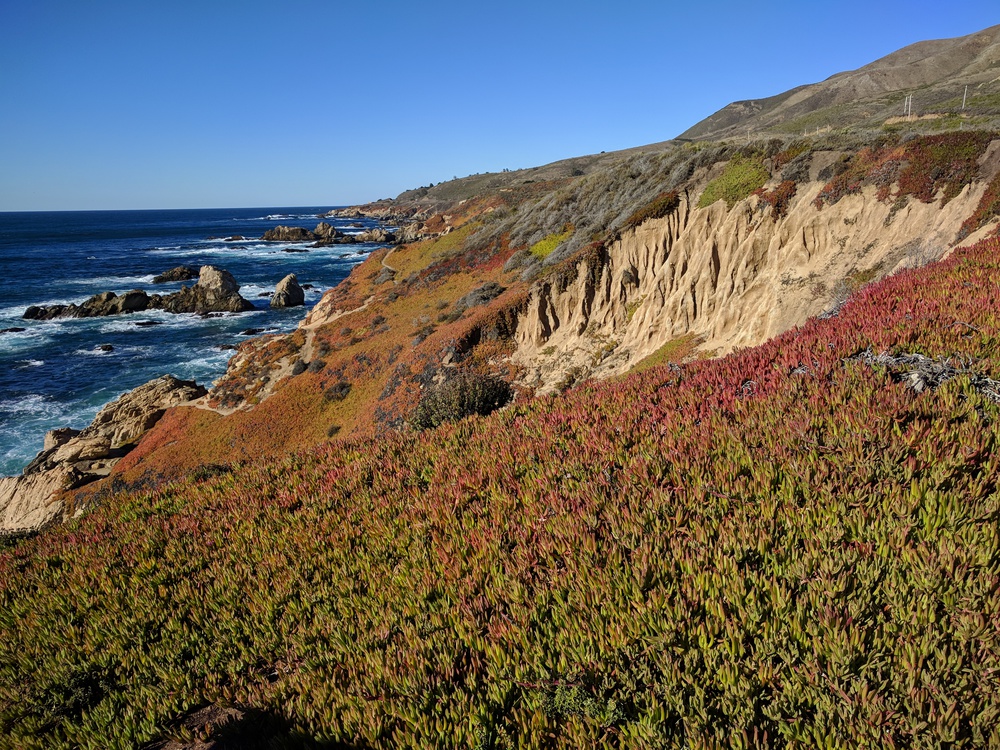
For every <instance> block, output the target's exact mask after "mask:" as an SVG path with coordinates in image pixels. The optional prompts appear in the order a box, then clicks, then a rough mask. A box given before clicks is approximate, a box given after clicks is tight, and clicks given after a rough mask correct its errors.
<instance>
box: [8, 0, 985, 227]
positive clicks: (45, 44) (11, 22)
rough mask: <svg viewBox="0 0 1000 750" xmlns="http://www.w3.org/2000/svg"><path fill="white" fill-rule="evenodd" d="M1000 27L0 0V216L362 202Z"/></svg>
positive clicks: (652, 133)
mask: <svg viewBox="0 0 1000 750" xmlns="http://www.w3.org/2000/svg"><path fill="white" fill-rule="evenodd" d="M946 5H947V7H946ZM998 23H1000V6H998V5H997V3H996V0H989V2H986V1H983V2H979V1H969V2H963V0H954V1H953V2H951V3H948V4H945V3H943V2H940V0H937V1H936V2H927V1H925V0H919V1H914V0H910V1H909V2H897V1H895V0H890V1H885V2H882V1H880V0H867V1H866V2H862V1H861V0H837V1H836V2H828V3H802V2H770V3H768V2H763V3H750V2H746V0H741V1H740V2H728V1H716V2H700V3H693V2H684V3H675V2H667V1H664V2H638V1H637V2H632V1H631V0H619V2H588V1H587V0H578V1H577V2H572V3H570V2H565V3H552V2H546V0H534V1H533V2H526V1H522V0H508V2H504V3H488V4H487V3H469V2H447V1H444V0H441V1H437V0H429V1H428V2H423V3H414V2H405V3H404V2H384V1H383V2H379V1H378V0H374V1H371V2H364V3H343V2H306V1H304V0H283V2H280V3H279V2H277V1H276V0H275V1H272V2H266V3H265V2H255V1H254V0H242V1H241V2H237V1H234V2H230V1H229V0H199V1H198V2H187V1H186V0H173V1H172V2H163V1H162V0H148V1H143V2H136V0H129V1H128V2H110V1H104V0H93V1H91V2H79V0H74V1H73V2H56V1H54V0H32V1H31V2H29V1H28V0H0V210H8V211H10V210H59V209H66V210H70V209H103V208H108V209H116V208H187V207H234V206H293V205H341V204H348V203H357V202H363V201H368V200H373V199H376V198H381V197H389V196H395V195H397V194H398V193H399V192H401V191H403V190H405V189H408V188H411V187H416V186H419V185H424V184H427V183H429V182H434V183H437V182H440V181H442V180H447V179H450V178H452V177H454V176H464V175H467V174H473V173H476V172H487V171H497V170H501V169H504V168H510V169H516V168H520V167H530V166H536V165H539V164H544V163H547V162H551V161H555V160H557V159H562V158H566V157H570V156H578V155H581V154H587V153H595V152H598V151H611V150H615V149H620V148H628V147H630V146H638V145H642V144H645V143H653V142H657V141H662V140H666V139H668V138H671V137H673V136H676V135H677V134H678V133H680V132H682V131H684V130H685V129H687V128H688V127H689V126H690V125H693V124H694V123H695V122H697V121H698V120H700V119H702V118H704V117H706V116H707V115H709V114H711V113H712V112H714V111H715V110H717V109H719V108H720V107H722V106H724V105H725V104H727V103H729V102H730V101H733V100H736V99H748V98H755V97H763V96H769V95H772V94H777V93H780V92H781V91H784V90H786V89H789V88H791V87H793V86H796V85H799V84H803V83H811V82H814V81H817V80H821V79H823V78H826V77H828V76H830V75H832V74H834V73H837V72H840V71H842V70H850V69H853V68H857V67H859V66H861V65H864V64H865V63H868V62H871V61H872V60H875V59H877V58H878V57H881V56H883V55H885V54H888V53H889V52H892V51H894V50H896V49H898V48H899V47H902V46H905V45H906V44H909V43H912V42H916V41H920V40H923V39H937V38H945V37H953V36H961V35H964V34H969V33H972V32H975V31H978V30H980V29H983V28H986V27H988V26H991V25H994V24H998Z"/></svg>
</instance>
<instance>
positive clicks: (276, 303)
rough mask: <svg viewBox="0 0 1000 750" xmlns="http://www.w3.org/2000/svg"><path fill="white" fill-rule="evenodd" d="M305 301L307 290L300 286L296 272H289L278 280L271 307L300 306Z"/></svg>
mask: <svg viewBox="0 0 1000 750" xmlns="http://www.w3.org/2000/svg"><path fill="white" fill-rule="evenodd" d="M305 303H306V295H305V292H303V291H302V287H301V286H299V280H298V279H297V278H296V276H295V274H294V273H290V274H288V275H287V276H286V277H285V278H283V279H282V280H281V281H279V282H278V286H276V287H275V288H274V295H273V296H272V297H271V307H299V306H301V305H304V304H305Z"/></svg>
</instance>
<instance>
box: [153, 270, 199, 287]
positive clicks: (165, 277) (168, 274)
mask: <svg viewBox="0 0 1000 750" xmlns="http://www.w3.org/2000/svg"><path fill="white" fill-rule="evenodd" d="M197 278H198V269H197V268H192V267H191V266H177V267H176V268H171V269H170V270H169V271H164V272H163V273H161V274H159V275H158V276H154V277H153V283H154V284H165V283H167V282H168V281H191V279H197Z"/></svg>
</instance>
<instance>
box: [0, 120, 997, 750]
mask: <svg viewBox="0 0 1000 750" xmlns="http://www.w3.org/2000/svg"><path fill="white" fill-rule="evenodd" d="M942 122H943V123H945V124H947V122H948V119H947V118H937V119H926V120H914V121H909V122H906V123H896V122H888V123H882V126H881V127H878V128H871V127H863V128H854V129H846V130H844V131H842V132H838V133H828V134H822V135H818V136H812V137H808V138H801V137H791V138H764V139H760V140H758V141H756V142H752V143H749V144H747V143H739V144H734V143H726V142H703V143H688V144H679V143H665V144H658V145H655V146H650V147H645V148H642V149H634V150H631V151H630V152H626V153H621V154H603V155H599V156H595V157H583V158H580V159H574V160H569V161H567V162H562V163H557V164H554V165H549V166H548V167H542V168H538V169H536V170H525V171H521V172H511V173H503V174H500V175H476V176H473V177H471V178H466V179H465V180H458V181H454V182H451V183H446V184H443V185H439V186H431V187H428V188H421V189H419V190H417V191H411V192H410V193H408V194H404V195H403V196H401V197H400V198H399V199H397V200H395V201H386V202H380V203H378V204H372V205H369V206H363V207H356V208H355V209H352V210H353V211H357V212H360V213H363V214H366V215H370V216H378V217H381V218H384V219H385V220H386V221H387V222H390V223H393V224H403V227H402V230H401V231H400V233H399V234H400V236H401V237H402V238H403V239H404V243H403V244H400V245H396V246H392V247H387V248H385V249H384V250H382V251H380V252H378V253H375V254H373V255H372V256H371V257H370V258H369V260H368V261H366V262H365V263H364V264H362V265H361V266H359V267H357V268H356V269H355V271H354V272H353V273H352V274H351V277H350V278H349V279H348V280H346V281H345V282H344V283H343V284H341V285H340V286H339V287H338V288H337V289H335V290H333V291H332V292H330V293H328V294H327V295H326V296H324V298H323V299H322V300H321V302H320V303H319V304H318V305H317V306H316V307H315V308H314V309H313V311H312V312H311V313H310V315H309V317H308V318H307V319H306V320H305V321H304V323H303V324H302V326H300V328H299V329H298V330H297V331H296V332H295V333H293V334H291V335H287V336H272V337H263V338H261V339H258V340H255V341H251V342H248V343H246V344H244V345H243V346H242V347H241V351H240V352H239V353H238V355H237V356H236V357H235V358H234V359H233V361H232V362H231V365H230V368H229V370H228V372H227V374H226V376H225V377H224V378H222V379H221V380H220V381H219V382H218V383H217V384H216V385H215V387H214V388H213V389H212V390H211V392H210V393H209V394H208V395H207V396H205V397H203V398H202V399H200V400H199V401H198V402H196V403H195V404H193V405H189V406H182V407H174V408H167V409H166V410H165V411H163V413H162V416H159V417H158V421H156V423H155V424H154V425H153V426H152V428H151V429H149V430H148V431H146V432H145V434H144V435H143V436H142V438H141V440H140V441H139V443H138V445H137V446H136V447H135V448H134V449H132V450H131V452H129V453H128V455H126V456H125V457H124V458H122V459H121V460H120V461H118V462H117V463H116V464H115V466H114V468H113V469H111V475H110V476H109V477H108V478H107V479H104V480H101V481H99V482H96V483H93V484H90V485H88V486H86V487H83V488H80V489H77V490H75V491H74V492H71V493H65V494H64V495H62V496H60V497H59V498H58V500H59V502H58V503H54V504H53V505H55V506H56V507H57V508H60V507H61V509H60V510H58V512H57V515H68V514H70V513H75V512H77V511H79V510H80V509H84V510H85V511H86V512H84V513H83V515H82V517H80V518H78V519H76V520H73V521H71V522H70V523H68V524H67V525H65V526H63V527H61V528H56V529H52V530H49V531H47V532H45V533H43V534H40V535H38V536H36V537H34V538H30V539H23V540H20V541H14V542H12V543H10V544H9V549H8V550H7V551H6V552H4V553H0V747H4V746H10V747H30V746H39V747H42V746H44V747H52V746H55V747H60V746H62V747H73V746H82V745H98V746H137V745H139V746H142V745H143V744H145V743H156V744H153V745H150V746H157V747H177V746H182V747H183V746H185V745H184V743H188V745H190V743H191V742H193V741H195V740H196V739H199V738H200V739H203V740H206V741H214V740H217V739H220V736H221V735H227V734H228V736H229V737H230V738H232V737H234V736H236V737H238V738H239V739H236V740H232V741H233V742H237V743H243V744H246V743H248V742H250V741H251V740H253V741H257V742H259V743H267V742H278V741H279V740H280V741H284V742H288V743H291V744H295V743H296V742H298V743H300V744H308V743H310V742H328V743H333V744H334V745H335V746H356V747H400V746H410V747H430V746H439V747H452V746H471V747H479V748H501V747H579V746H594V745H597V746H635V747H638V746H657V747H683V746H695V747H717V746H723V745H734V746H746V747H749V746H761V747H803V746H813V745H816V744H822V743H828V744H829V743H832V744H833V745H836V746H886V747H892V746H895V747H903V746H936V745H940V744H942V743H950V744H952V745H954V746H965V747H979V746H989V745H990V744H997V743H998V742H1000V737H998V735H997V733H996V732H997V730H996V727H997V725H998V721H997V720H998V717H1000V704H998V696H1000V691H998V690H997V687H998V686H997V683H996V679H997V675H998V674H1000V664H998V661H1000V645H998V642H997V635H996V634H997V632H1000V631H998V622H997V617H998V612H1000V609H998V606H1000V604H998V599H997V590H996V580H997V575H998V572H1000V571H998V567H997V566H998V562H997V561H998V559H1000V558H998V549H1000V547H998V544H1000V541H998V536H997V531H996V518H997V514H998V512H1000V510H998V505H997V503H998V494H997V490H996V485H995V477H996V474H997V471H996V466H995V456H996V455H997V453H996V450H995V447H996V434H995V433H996V424H997V406H996V401H997V399H998V398H1000V392H998V389H1000V383H998V377H1000V372H998V368H1000V364H998V359H997V357H998V354H997V352H996V346H995V344H996V326H997V318H998V314H1000V310H998V309H997V298H996V295H995V294H994V288H995V281H994V279H995V276H996V273H997V270H998V269H997V267H996V257H997V251H998V250H1000V248H998V246H997V239H996V238H994V237H990V235H993V234H994V233H995V231H996V226H997V218H998V213H1000V177H998V171H1000V136H998V135H997V133H995V132H993V131H991V130H988V129H987V130H983V129H978V130H973V129H970V130H952V131H945V132H937V129H938V127H939V125H940V124H941V123H942ZM970 124H971V123H970ZM421 238H423V239H421ZM984 238H987V239H984ZM960 244H966V245H974V247H973V248H972V249H959V250H953V248H955V247H956V246H958V245H960ZM943 254H948V255H949V257H948V258H947V260H946V261H944V262H942V263H940V264H936V265H932V266H930V267H928V268H926V269H923V270H919V271H918V270H902V269H905V268H906V267H908V266H918V265H922V264H924V263H926V262H927V261H929V260H933V259H935V258H937V257H939V256H941V255H943ZM894 271H900V272H899V273H896V274H895V275H893V276H892V277H891V278H889V279H886V280H884V281H881V282H879V281H878V279H879V278H880V277H883V276H885V275H887V274H892V273H893V272H894ZM852 292H853V296H851V297H848V295H849V294H850V293H852ZM817 313H823V317H822V319H817V318H813V319H809V320H808V321H807V318H808V317H809V316H810V315H815V314H817ZM799 325H801V328H797V327H796V326H799ZM782 332H784V333H782ZM775 334H780V335H779V336H778V337H777V338H770V337H772V336H774V335H775ZM769 338H770V340H769V341H768V342H767V343H765V344H760V343H759V342H762V341H764V340H765V339H769ZM755 344H756V345H757V346H754V345H755ZM746 347H752V348H746ZM727 353H728V354H727ZM715 354H718V355H727V356H724V357H722V358H721V359H709V360H707V361H702V360H701V357H703V356H705V355H715ZM661 364H666V365H668V366H666V367H657V366H656V365H661ZM637 370H640V371H642V372H635V371H637ZM627 373H632V374H631V375H628V377H616V378H614V379H611V380H608V381H607V382H603V383H601V382H598V381H596V380H593V378H594V377H604V376H612V375H614V376H621V375H626V374H627ZM588 381H589V382H588ZM577 383H583V384H582V385H580V386H578V387H576V388H571V386H573V385H574V384H577ZM501 384H502V386H503V387H501ZM505 388H506V389H507V390H506V391H505V390H504V389H505ZM510 390H513V391H516V392H517V394H518V395H517V398H516V400H515V402H514V404H513V405H512V406H510V407H509V408H507V409H504V410H502V411H500V412H499V413H496V414H492V415H491V416H489V417H487V418H485V419H472V420H467V421H464V422H461V423H459V424H458V425H453V426H449V425H445V426H443V427H439V428H437V429H436V430H433V431H428V432H424V433H419V432H417V430H416V427H418V426H420V427H422V426H424V425H425V424H427V423H436V422H437V421H439V420H438V419H437V417H438V416H441V415H443V416H444V417H454V416H458V415H460V414H462V413H464V412H466V411H470V410H471V411H484V412H485V411H489V410H491V409H493V408H494V407H496V406H498V405H499V403H501V402H502V400H503V399H502V396H503V395H504V394H505V393H507V392H509V391H510ZM564 390H565V391H567V392H566V393H565V394H564V395H563V396H562V397H560V398H548V397H542V398H534V399H531V398H530V396H532V395H538V394H545V393H550V392H556V391H564ZM156 411H157V414H158V415H159V413H160V411H161V410H160V409H159V408H157V410H156ZM428 414H429V415H430V416H429V417H427V419H426V420H424V419H423V417H422V416H421V415H428ZM373 435H378V436H379V439H378V440H374V441H373V440H371V437H372V436H373ZM331 438H336V439H334V440H332V441H331ZM294 451H298V452H296V453H294V455H291V456H289V455H288V454H289V453H290V452H294ZM60 503H61V506H60ZM261 581H266V582H267V585H266V586H262V585H260V582H261ZM206 717H208V718H206ZM212 717H214V718H212ZM220 717H221V718H220ZM227 722H228V724H229V726H228V727H227V726H223V725H225V724H227ZM220 741H221V740H220ZM171 743H174V744H171Z"/></svg>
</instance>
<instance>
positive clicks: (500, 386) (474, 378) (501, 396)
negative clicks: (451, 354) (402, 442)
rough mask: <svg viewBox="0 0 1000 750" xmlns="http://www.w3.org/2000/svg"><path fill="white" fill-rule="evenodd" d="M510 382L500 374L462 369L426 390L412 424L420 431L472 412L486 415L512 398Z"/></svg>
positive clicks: (466, 415) (411, 421)
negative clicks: (462, 370) (464, 370)
mask: <svg viewBox="0 0 1000 750" xmlns="http://www.w3.org/2000/svg"><path fill="white" fill-rule="evenodd" d="M513 395H514V394H513V391H512V390H511V387H510V385H509V384H508V383H507V382H506V381H505V380H502V379H500V378H498V377H495V376H492V375H481V374H478V373H471V372H462V373H458V374H456V375H453V376H451V377H450V378H448V379H447V380H445V381H444V382H443V383H441V384H439V385H436V386H432V387H430V388H428V389H427V391H426V392H425V393H424V395H423V396H422V397H421V399H420V402H419V403H418V404H417V408H416V411H415V412H414V414H413V417H412V419H411V420H410V425H411V426H412V427H413V428H414V429H417V430H426V429H429V428H432V427H438V426H440V425H442V424H444V423H445V422H453V421H455V420H458V419H463V418H464V417H468V416H470V415H472V414H479V415H481V416H485V415H487V414H490V413H491V412H493V411H495V410H496V409H499V408H500V407H501V406H503V405H505V404H506V403H507V402H508V401H510V399H511V398H512V397H513Z"/></svg>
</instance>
